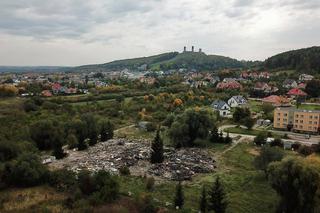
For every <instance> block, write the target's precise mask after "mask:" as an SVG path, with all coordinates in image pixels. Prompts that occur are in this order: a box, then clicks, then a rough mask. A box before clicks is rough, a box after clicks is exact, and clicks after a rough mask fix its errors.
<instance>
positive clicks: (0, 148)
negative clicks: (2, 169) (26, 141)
mask: <svg viewBox="0 0 320 213" xmlns="http://www.w3.org/2000/svg"><path fill="white" fill-rule="evenodd" d="M20 152H21V150H20V148H19V147H18V146H17V144H16V143H12V142H9V141H7V140H3V139H0V162H4V161H8V160H12V159H13V158H16V157H17V156H18V154H19V153H20Z"/></svg>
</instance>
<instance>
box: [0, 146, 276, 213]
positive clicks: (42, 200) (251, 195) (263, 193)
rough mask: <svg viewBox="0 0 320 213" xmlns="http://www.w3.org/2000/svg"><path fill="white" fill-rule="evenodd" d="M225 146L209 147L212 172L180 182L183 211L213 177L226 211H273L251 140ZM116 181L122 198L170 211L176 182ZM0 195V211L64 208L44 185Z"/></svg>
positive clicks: (271, 195)
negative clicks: (148, 200)
mask: <svg viewBox="0 0 320 213" xmlns="http://www.w3.org/2000/svg"><path fill="white" fill-rule="evenodd" d="M228 147H229V146H227V145H219V146H217V147H215V148H214V147H212V148H210V150H211V152H212V153H213V155H214V156H215V157H216V159H217V170H216V172H214V173H209V174H202V175H198V176H196V177H194V178H193V180H192V181H187V182H184V183H183V189H184V194H185V209H186V210H187V212H189V211H190V212H196V211H197V210H198V206H199V197H200V192H201V188H202V186H203V185H205V186H207V187H209V186H211V184H212V182H213V181H214V179H215V178H216V177H217V176H220V177H221V179H222V182H223V183H224V185H225V187H226V191H227V195H228V197H227V198H228V203H229V205H228V210H227V212H230V213H231V212H236V213H251V212H252V213H255V212H259V213H264V212H266V213H267V212H274V210H275V206H276V203H277V200H278V197H277V195H276V193H275V191H274V190H273V189H272V188H271V187H270V185H269V183H268V182H267V180H266V179H265V177H264V174H263V173H262V172H260V171H257V170H255V168H254V167H253V160H254V157H255V155H257V154H258V150H257V148H256V147H254V146H253V145H252V144H251V143H250V144H249V143H243V144H238V145H237V146H236V147H234V148H233V149H232V150H230V151H228V152H225V153H224V154H221V153H222V151H223V150H225V149H226V148H228ZM119 182H120V192H121V194H122V195H123V196H124V197H128V196H129V194H130V196H129V197H130V198H131V199H132V200H133V201H134V200H137V199H138V197H139V196H140V195H141V194H143V193H150V194H151V195H152V196H153V198H154V200H155V203H157V204H158V205H160V206H163V207H165V206H166V205H167V204H169V206H168V208H169V209H170V211H169V212H174V210H173V208H172V203H173V198H174V193H175V185H176V182H173V181H156V185H155V188H154V189H153V190H152V191H151V192H149V191H147V189H146V185H145V178H144V177H130V176H128V177H125V176H121V177H119ZM0 197H1V201H2V206H1V207H2V209H1V212H10V211H11V212H17V211H18V212H19V211H20V212H22V211H25V212H28V211H32V210H36V211H38V212H61V211H65V209H63V205H62V204H63V201H64V200H65V199H66V196H65V195H64V194H62V193H57V192H55V190H54V189H52V188H50V187H47V186H41V187H34V188H28V189H12V190H7V191H1V192H0ZM119 202H120V201H119ZM117 203H118V202H117ZM170 204H171V205H170ZM114 205H118V204H114ZM97 208H107V207H106V206H104V207H97ZM122 210H125V209H122ZM124 212H126V211H124Z"/></svg>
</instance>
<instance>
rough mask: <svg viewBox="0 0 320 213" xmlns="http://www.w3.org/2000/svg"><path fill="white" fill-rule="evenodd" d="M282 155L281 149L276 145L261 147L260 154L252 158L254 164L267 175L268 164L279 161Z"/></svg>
mask: <svg viewBox="0 0 320 213" xmlns="http://www.w3.org/2000/svg"><path fill="white" fill-rule="evenodd" d="M283 156H284V153H283V151H282V150H281V149H280V148H278V147H267V146H266V147H262V149H261V152H260V155H258V156H257V157H256V158H255V159H254V166H255V167H256V169H259V170H262V171H264V172H265V174H266V175H267V168H268V165H269V164H270V163H271V162H274V161H281V160H282V158H283Z"/></svg>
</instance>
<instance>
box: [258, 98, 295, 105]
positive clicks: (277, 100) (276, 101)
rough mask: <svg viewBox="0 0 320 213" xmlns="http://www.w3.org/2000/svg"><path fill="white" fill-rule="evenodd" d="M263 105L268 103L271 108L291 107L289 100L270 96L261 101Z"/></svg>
mask: <svg viewBox="0 0 320 213" xmlns="http://www.w3.org/2000/svg"><path fill="white" fill-rule="evenodd" d="M262 102H263V103H269V104H272V105H273V106H277V107H279V106H291V104H290V100H289V99H287V98H286V97H283V96H277V95H271V96H268V97H265V98H264V99H262Z"/></svg>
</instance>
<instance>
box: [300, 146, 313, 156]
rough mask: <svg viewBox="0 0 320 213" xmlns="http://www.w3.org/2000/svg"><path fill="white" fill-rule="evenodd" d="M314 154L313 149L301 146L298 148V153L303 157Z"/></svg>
mask: <svg viewBox="0 0 320 213" xmlns="http://www.w3.org/2000/svg"><path fill="white" fill-rule="evenodd" d="M314 152H315V150H314V149H313V147H310V146H306V145H303V146H300V147H299V148H298V153H299V154H301V155H304V156H308V155H311V154H312V153H314Z"/></svg>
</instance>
